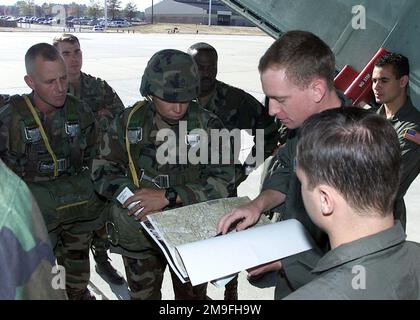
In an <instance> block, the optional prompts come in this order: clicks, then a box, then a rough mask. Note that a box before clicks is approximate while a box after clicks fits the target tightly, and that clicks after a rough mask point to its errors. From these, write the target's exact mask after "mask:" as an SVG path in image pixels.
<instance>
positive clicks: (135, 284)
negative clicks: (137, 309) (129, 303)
mask: <svg viewBox="0 0 420 320" xmlns="http://www.w3.org/2000/svg"><path fill="white" fill-rule="evenodd" d="M122 257H123V261H124V266H125V273H126V276H127V283H128V286H129V288H130V297H131V299H132V300H161V299H162V292H161V288H162V282H163V274H164V272H165V267H166V261H165V259H164V258H163V257H162V256H161V255H160V254H158V253H155V252H151V253H149V254H145V255H144V257H142V258H140V259H134V258H130V257H127V256H124V255H123V256H122Z"/></svg>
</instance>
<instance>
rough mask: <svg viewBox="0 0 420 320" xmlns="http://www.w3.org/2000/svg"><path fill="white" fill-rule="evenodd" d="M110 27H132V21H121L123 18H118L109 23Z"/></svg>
mask: <svg viewBox="0 0 420 320" xmlns="http://www.w3.org/2000/svg"><path fill="white" fill-rule="evenodd" d="M108 26H109V27H111V28H112V27H114V28H127V27H131V23H129V22H127V21H121V20H117V21H111V23H109V24H108Z"/></svg>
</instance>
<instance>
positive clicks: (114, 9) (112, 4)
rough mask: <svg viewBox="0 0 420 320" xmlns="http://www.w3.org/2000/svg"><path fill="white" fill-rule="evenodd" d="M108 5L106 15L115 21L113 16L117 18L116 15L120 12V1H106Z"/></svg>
mask: <svg viewBox="0 0 420 320" xmlns="http://www.w3.org/2000/svg"><path fill="white" fill-rule="evenodd" d="M107 3H108V14H109V15H110V16H112V19H115V16H118V13H119V12H120V10H121V1H120V0H107Z"/></svg>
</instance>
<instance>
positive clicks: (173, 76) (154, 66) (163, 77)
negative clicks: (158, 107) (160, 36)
mask: <svg viewBox="0 0 420 320" xmlns="http://www.w3.org/2000/svg"><path fill="white" fill-rule="evenodd" d="M199 92H200V76H199V73H198V67H197V65H196V63H195V62H194V60H193V58H192V57H191V56H190V55H189V54H187V53H185V52H182V51H179V50H174V49H166V50H161V51H159V52H157V53H155V54H154V55H153V56H152V58H150V60H149V62H148V63H147V67H146V69H145V70H144V74H143V77H142V80H141V86H140V93H141V94H142V95H143V96H147V95H153V96H156V97H158V98H160V99H162V100H164V101H168V102H187V101H191V100H193V99H195V98H197V97H198V94H199Z"/></svg>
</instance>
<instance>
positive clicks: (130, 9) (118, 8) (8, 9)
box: [0, 0, 144, 21]
mask: <svg viewBox="0 0 420 320" xmlns="http://www.w3.org/2000/svg"><path fill="white" fill-rule="evenodd" d="M103 4H104V3H103V1H101V0H90V1H89V5H85V4H79V3H76V2H75V1H73V2H71V3H69V4H65V5H63V6H64V7H65V8H66V14H67V16H73V17H83V16H88V17H91V18H94V19H96V18H99V17H103V16H104V5H103ZM54 5H56V4H55V3H54V2H52V3H46V2H44V3H43V4H42V5H36V4H35V1H34V0H20V1H17V2H16V3H15V5H12V6H4V5H3V6H2V5H0V15H12V16H38V17H41V16H49V15H51V14H52V8H53V7H54ZM107 7H108V17H109V18H112V19H115V18H126V19H127V20H129V21H131V20H132V19H134V18H142V17H144V13H143V12H140V11H138V10H137V6H136V4H135V3H133V2H129V3H127V5H126V6H125V8H122V5H121V1H120V0H107Z"/></svg>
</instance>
